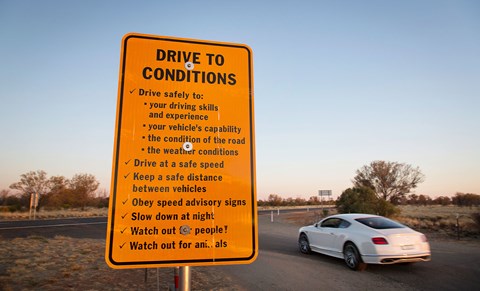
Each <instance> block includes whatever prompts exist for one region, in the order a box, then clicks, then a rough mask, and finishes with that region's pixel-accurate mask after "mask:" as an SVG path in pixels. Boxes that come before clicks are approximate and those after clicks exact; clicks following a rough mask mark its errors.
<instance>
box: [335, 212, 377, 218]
mask: <svg viewBox="0 0 480 291" xmlns="http://www.w3.org/2000/svg"><path fill="white" fill-rule="evenodd" d="M331 217H337V218H343V219H357V218H366V217H381V216H378V215H373V214H366V213H342V214H335V215H332V216H329V217H327V218H331Z"/></svg>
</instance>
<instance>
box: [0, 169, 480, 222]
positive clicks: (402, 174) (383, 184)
mask: <svg viewBox="0 0 480 291" xmlns="http://www.w3.org/2000/svg"><path fill="white" fill-rule="evenodd" d="M424 180H425V176H424V175H423V174H422V172H421V171H420V169H419V168H418V167H413V166H411V165H407V164H403V163H397V162H387V161H373V162H371V163H370V164H369V165H366V166H363V167H362V168H360V169H359V170H357V171H356V175H355V177H354V178H353V180H352V183H353V187H352V188H349V189H346V190H345V191H344V192H343V193H342V194H341V195H340V197H338V198H337V199H336V200H333V199H331V198H328V199H325V198H323V199H321V198H320V196H312V197H310V198H308V199H304V198H301V197H297V198H291V197H289V198H282V197H281V196H280V195H278V194H270V195H269V196H268V198H267V199H266V200H258V201H257V204H258V206H271V207H277V206H308V205H335V206H336V207H337V209H338V210H339V212H366V213H376V214H380V215H385V216H389V215H392V214H395V213H396V212H397V209H396V208H395V205H425V206H426V205H451V204H453V205H458V206H479V205H480V195H477V194H472V193H466V194H464V193H457V194H455V196H453V197H451V198H450V197H447V196H440V197H437V198H435V199H432V198H430V197H429V196H427V195H423V194H420V195H417V194H411V190H412V189H414V188H416V187H417V185H418V184H419V183H421V182H423V181H424ZM98 186H99V182H98V181H97V179H96V178H95V176H93V175H91V174H75V175H74V176H73V177H72V178H71V179H67V178H65V177H64V176H52V177H48V176H47V174H46V173H45V171H42V170H38V171H31V172H28V173H25V174H23V175H21V176H20V181H18V182H16V183H13V184H12V185H10V189H12V190H14V192H11V191H10V190H2V191H0V206H1V208H0V210H2V209H3V210H5V209H7V210H9V211H17V210H28V209H29V207H30V197H31V195H32V194H34V193H36V194H38V196H39V201H38V208H39V209H40V208H43V209H49V208H51V209H58V208H85V207H108V194H107V193H105V192H104V193H102V194H101V195H98V192H97V190H98Z"/></svg>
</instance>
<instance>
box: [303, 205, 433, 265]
mask: <svg viewBox="0 0 480 291" xmlns="http://www.w3.org/2000/svg"><path fill="white" fill-rule="evenodd" d="M298 245H299V248H300V251H301V252H302V253H304V254H309V253H311V252H312V251H313V252H317V253H321V254H325V255H329V256H333V257H336V258H343V259H344V260H345V263H346V264H347V266H348V267H349V268H350V269H353V270H364V269H365V268H366V266H367V264H396V263H409V262H426V261H430V259H431V254H430V244H429V243H428V241H427V237H426V236H425V235H424V234H422V233H420V232H417V231H415V230H413V229H411V228H409V227H407V226H405V225H402V224H400V223H398V222H396V221H393V220H390V219H388V218H385V217H383V216H378V215H371V214H353V213H352V214H337V215H332V216H329V217H327V218H324V219H322V220H321V221H320V222H318V223H315V224H314V225H309V226H304V227H301V228H300V229H299V236H298Z"/></svg>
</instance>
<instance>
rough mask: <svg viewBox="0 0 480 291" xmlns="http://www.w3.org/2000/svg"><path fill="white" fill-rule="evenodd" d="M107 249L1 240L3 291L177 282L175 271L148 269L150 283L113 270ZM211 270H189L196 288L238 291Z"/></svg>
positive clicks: (139, 273)
mask: <svg viewBox="0 0 480 291" xmlns="http://www.w3.org/2000/svg"><path fill="white" fill-rule="evenodd" d="M104 251H105V240H95V239H73V238H68V237H55V238H52V239H47V238H44V237H40V236H33V237H29V238H16V239H13V240H0V290H6V291H9V290H157V274H158V278H159V282H160V284H159V288H158V289H159V290H168V288H169V287H170V286H171V285H172V284H173V283H174V270H173V268H161V269H158V270H157V269H148V273H147V280H145V274H146V273H145V272H146V271H145V269H127V270H114V269H110V268H109V267H108V266H107V264H106V263H105V261H104ZM213 268H214V267H213ZM213 268H212V267H194V268H191V277H192V281H191V282H192V289H193V290H239V288H237V287H236V286H235V285H234V284H233V283H232V281H231V280H230V279H229V278H228V277H225V276H224V275H223V274H222V273H219V272H218V271H217V270H215V269H213ZM157 272H158V273H157Z"/></svg>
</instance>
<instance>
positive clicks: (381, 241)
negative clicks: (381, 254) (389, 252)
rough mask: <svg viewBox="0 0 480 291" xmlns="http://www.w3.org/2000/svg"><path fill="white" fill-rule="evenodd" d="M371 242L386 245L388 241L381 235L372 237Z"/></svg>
mask: <svg viewBox="0 0 480 291" xmlns="http://www.w3.org/2000/svg"><path fill="white" fill-rule="evenodd" d="M372 242H373V243H374V244H376V245H388V242H387V240H386V239H385V238H383V237H372Z"/></svg>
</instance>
